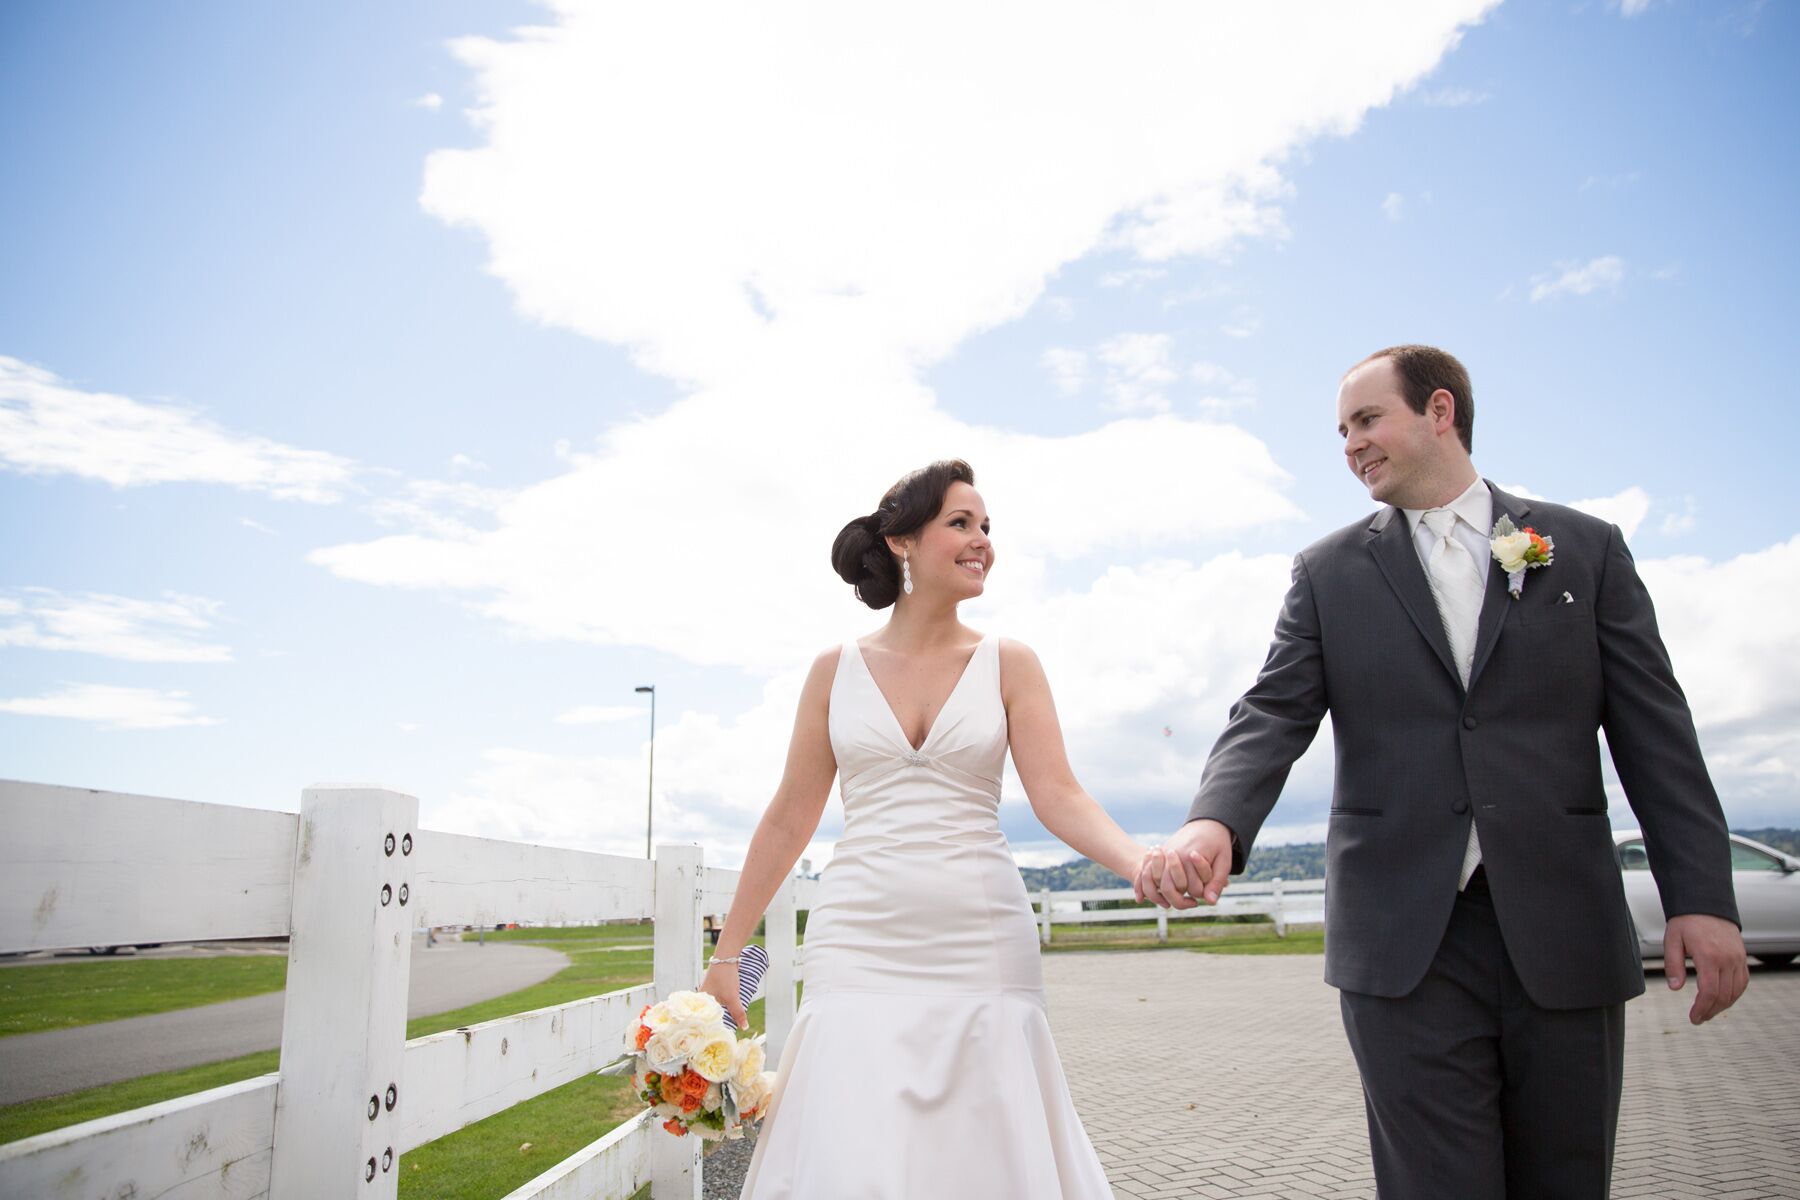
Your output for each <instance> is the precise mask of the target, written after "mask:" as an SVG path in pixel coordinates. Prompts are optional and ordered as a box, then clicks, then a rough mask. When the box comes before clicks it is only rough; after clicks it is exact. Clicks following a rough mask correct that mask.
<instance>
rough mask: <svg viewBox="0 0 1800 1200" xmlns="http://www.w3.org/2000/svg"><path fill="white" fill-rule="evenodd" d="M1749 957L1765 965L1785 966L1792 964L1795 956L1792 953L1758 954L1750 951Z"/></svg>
mask: <svg viewBox="0 0 1800 1200" xmlns="http://www.w3.org/2000/svg"><path fill="white" fill-rule="evenodd" d="M1750 957H1751V958H1754V959H1755V960H1756V961H1757V962H1759V963H1761V964H1762V965H1763V966H1765V967H1786V966H1791V965H1792V964H1793V961H1794V959H1795V957H1796V956H1795V955H1792V954H1758V953H1756V952H1755V951H1751V953H1750Z"/></svg>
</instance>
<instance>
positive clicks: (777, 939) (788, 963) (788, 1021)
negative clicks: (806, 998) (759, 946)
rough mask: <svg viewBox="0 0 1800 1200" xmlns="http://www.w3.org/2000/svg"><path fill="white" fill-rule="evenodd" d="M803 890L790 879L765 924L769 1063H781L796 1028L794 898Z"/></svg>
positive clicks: (772, 903)
mask: <svg viewBox="0 0 1800 1200" xmlns="http://www.w3.org/2000/svg"><path fill="white" fill-rule="evenodd" d="M798 892H799V889H798V888H796V887H795V886H794V880H793V878H792V877H789V878H788V879H787V881H786V882H784V883H783V884H782V885H781V888H780V890H778V891H777V892H776V893H775V898H774V899H773V900H771V901H770V902H769V910H768V912H767V913H765V914H764V916H763V920H764V925H763V948H764V949H765V950H767V951H768V952H769V970H768V973H767V974H766V975H764V976H763V984H762V993H763V1031H764V1032H765V1033H766V1034H767V1035H768V1040H767V1044H766V1046H765V1049H766V1050H767V1051H768V1054H769V1061H770V1062H772V1063H778V1062H780V1061H781V1049H782V1047H783V1046H785V1045H786V1044H787V1035H788V1031H789V1030H790V1029H792V1028H793V1027H794V1011H795V1008H796V1005H797V1002H798V995H797V993H796V992H795V989H794V982H795V979H796V967H797V966H798V963H797V961H796V956H795V954H794V951H793V947H794V940H795V937H796V936H797V935H796V933H795V929H796V926H797V925H798V923H799V922H798V914H797V913H796V911H795V908H794V898H795V896H796V895H797V894H798Z"/></svg>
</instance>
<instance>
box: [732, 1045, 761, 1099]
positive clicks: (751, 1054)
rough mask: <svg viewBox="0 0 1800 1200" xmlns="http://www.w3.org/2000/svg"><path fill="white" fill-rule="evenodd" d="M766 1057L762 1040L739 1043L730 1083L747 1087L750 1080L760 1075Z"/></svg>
mask: <svg viewBox="0 0 1800 1200" xmlns="http://www.w3.org/2000/svg"><path fill="white" fill-rule="evenodd" d="M767 1056H768V1052H767V1051H766V1050H764V1049H763V1040H762V1038H760V1037H753V1038H750V1039H749V1040H748V1041H743V1042H739V1043H738V1060H737V1071H736V1072H735V1073H734V1074H733V1076H732V1081H733V1082H734V1083H736V1084H737V1085H738V1086H739V1087H745V1086H748V1085H749V1083H750V1081H751V1080H752V1079H754V1078H756V1077H757V1076H758V1075H761V1074H762V1069H763V1066H764V1064H765V1062H766V1061H767Z"/></svg>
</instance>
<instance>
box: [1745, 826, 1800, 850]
mask: <svg viewBox="0 0 1800 1200" xmlns="http://www.w3.org/2000/svg"><path fill="white" fill-rule="evenodd" d="M1731 832H1733V833H1735V834H1737V835H1738V836H1739V837H1747V838H1749V839H1750V840H1751V841H1753V842H1761V843H1762V844H1763V845H1765V846H1773V847H1775V848H1776V849H1777V850H1779V851H1781V852H1782V853H1783V854H1800V829H1734V830H1732V831H1731Z"/></svg>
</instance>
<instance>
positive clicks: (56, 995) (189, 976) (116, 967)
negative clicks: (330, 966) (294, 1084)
mask: <svg viewBox="0 0 1800 1200" xmlns="http://www.w3.org/2000/svg"><path fill="white" fill-rule="evenodd" d="M286 986H287V956H286V955H281V954H266V955H265V954H258V955H245V956H242V957H238V956H233V957H230V958H147V959H135V960H134V959H114V958H109V959H105V960H103V961H101V960H96V961H93V962H59V963H42V964H32V965H30V966H19V967H7V968H6V969H5V970H0V1037H6V1036H8V1035H10V1034H15V1033H38V1032H41V1031H43V1030H46V1029H73V1028H74V1027H75V1026H77V1025H93V1024H96V1023H97V1022H100V1021H117V1020H119V1019H121V1018H123V1017H141V1016H144V1015H145V1014H147V1013H159V1012H172V1011H174V1010H175V1009H178V1008H193V1007H195V1006H196V1005H201V1004H216V1003H218V1002H219V1001H221V1000H237V999H240V998H242V997H244V996H257V995H261V994H262V993H264V992H279V991H280V990H281V989H282V988H284V987H286Z"/></svg>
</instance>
